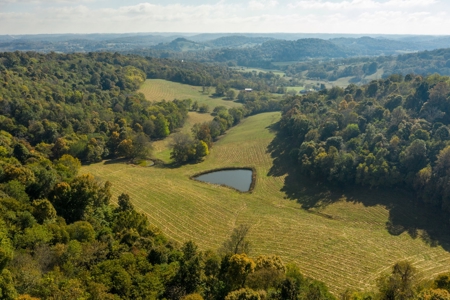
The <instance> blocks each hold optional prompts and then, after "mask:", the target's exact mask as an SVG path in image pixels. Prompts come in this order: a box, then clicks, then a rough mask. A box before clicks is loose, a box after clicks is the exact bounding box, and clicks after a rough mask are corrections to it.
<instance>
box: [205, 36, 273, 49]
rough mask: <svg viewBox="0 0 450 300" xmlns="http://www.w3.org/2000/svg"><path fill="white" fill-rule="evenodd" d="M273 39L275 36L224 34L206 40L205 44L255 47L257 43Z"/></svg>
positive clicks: (217, 46)
mask: <svg viewBox="0 0 450 300" xmlns="http://www.w3.org/2000/svg"><path fill="white" fill-rule="evenodd" d="M270 40H273V38H268V37H247V36H241V35H233V36H224V37H220V38H217V39H214V40H211V41H207V42H205V44H207V45H210V46H211V47H213V48H224V47H235V48H242V47H254V46H256V45H261V44H262V43H264V42H267V41H270Z"/></svg>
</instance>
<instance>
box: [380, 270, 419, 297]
mask: <svg viewBox="0 0 450 300" xmlns="http://www.w3.org/2000/svg"><path fill="white" fill-rule="evenodd" d="M416 274H417V271H416V269H415V268H414V267H413V266H412V265H411V263H409V262H407V261H401V262H398V263H396V264H395V265H394V266H393V267H392V273H391V274H390V275H387V276H382V277H380V278H379V279H378V283H377V284H378V288H379V290H380V294H381V299H386V300H391V299H393V300H407V299H413V298H414V297H415V290H414V285H415V281H416Z"/></svg>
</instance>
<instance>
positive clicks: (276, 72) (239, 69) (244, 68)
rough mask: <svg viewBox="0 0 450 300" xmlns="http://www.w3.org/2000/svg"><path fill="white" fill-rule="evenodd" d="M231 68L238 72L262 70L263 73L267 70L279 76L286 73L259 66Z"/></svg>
mask: <svg viewBox="0 0 450 300" xmlns="http://www.w3.org/2000/svg"><path fill="white" fill-rule="evenodd" d="M231 69H234V70H236V71H239V72H256V73H259V72H263V73H268V72H272V73H274V74H275V75H280V77H283V76H285V75H286V73H284V72H283V71H280V70H266V69H260V68H248V67H233V68H231Z"/></svg>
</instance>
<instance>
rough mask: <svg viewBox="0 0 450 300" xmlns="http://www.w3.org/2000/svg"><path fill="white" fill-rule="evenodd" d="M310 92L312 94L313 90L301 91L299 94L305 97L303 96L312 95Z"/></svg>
mask: <svg viewBox="0 0 450 300" xmlns="http://www.w3.org/2000/svg"><path fill="white" fill-rule="evenodd" d="M312 92H314V90H313V89H307V90H301V91H300V94H302V95H305V94H309V93H312Z"/></svg>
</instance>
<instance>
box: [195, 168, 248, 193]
mask: <svg viewBox="0 0 450 300" xmlns="http://www.w3.org/2000/svg"><path fill="white" fill-rule="evenodd" d="M252 174H253V171H252V170H249V169H236V170H221V171H214V172H210V173H206V174H202V175H199V176H196V177H194V179H196V180H199V181H203V182H209V183H214V184H221V185H226V186H229V187H232V188H235V189H237V190H239V191H241V192H248V191H249V190H250V186H251V185H252Z"/></svg>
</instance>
